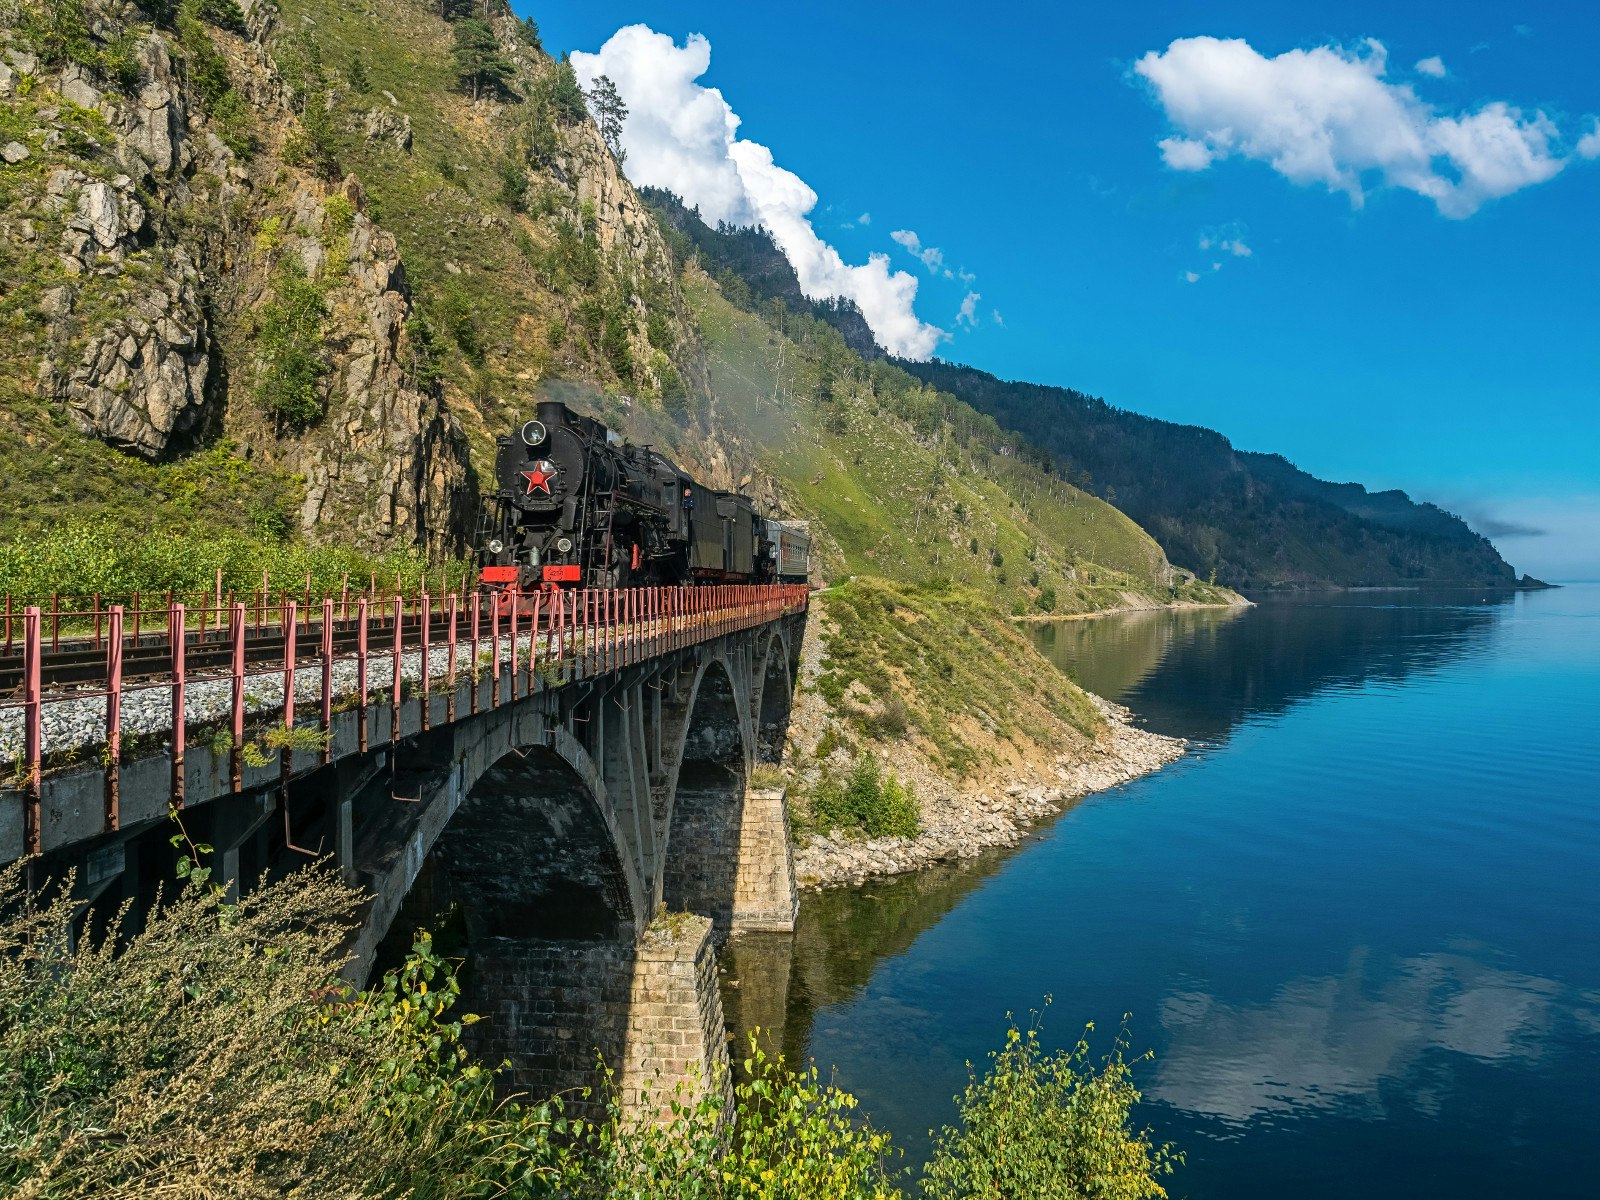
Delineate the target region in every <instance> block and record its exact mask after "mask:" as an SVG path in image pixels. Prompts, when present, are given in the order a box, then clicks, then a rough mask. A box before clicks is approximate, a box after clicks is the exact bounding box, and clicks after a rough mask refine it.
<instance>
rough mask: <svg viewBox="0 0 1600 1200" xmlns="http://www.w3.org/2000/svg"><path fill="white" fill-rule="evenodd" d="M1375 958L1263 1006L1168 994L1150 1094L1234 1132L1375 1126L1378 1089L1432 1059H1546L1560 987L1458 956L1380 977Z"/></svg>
mask: <svg viewBox="0 0 1600 1200" xmlns="http://www.w3.org/2000/svg"><path fill="white" fill-rule="evenodd" d="M1374 957H1375V956H1374V955H1373V954H1372V952H1371V951H1370V950H1369V949H1368V948H1367V947H1365V946H1362V947H1357V948H1356V949H1355V950H1353V951H1352V953H1351V956H1350V962H1349V965H1348V966H1347V967H1346V969H1345V970H1344V972H1343V973H1342V974H1340V975H1338V976H1325V977H1321V978H1305V979H1297V980H1293V981H1291V982H1289V983H1287V984H1285V985H1283V986H1282V987H1281V988H1280V989H1279V990H1278V992H1277V994H1276V995H1275V996H1274V997H1273V998H1272V1000H1271V1002H1270V1003H1267V1004H1262V1005H1250V1004H1224V1003H1220V1002H1218V1001H1216V1000H1214V999H1213V998H1212V997H1211V996H1210V995H1208V994H1206V993H1203V992H1177V993H1173V994H1172V995H1170V996H1168V997H1167V999H1166V1000H1165V1001H1164V1002H1163V1004H1162V1007H1161V1022H1162V1025H1163V1027H1164V1029H1165V1031H1166V1034H1167V1042H1168V1045H1167V1049H1166V1051H1165V1053H1164V1054H1162V1055H1161V1056H1160V1059H1159V1060H1158V1066H1157V1075H1156V1082H1155V1083H1154V1085H1153V1086H1152V1087H1151V1088H1150V1095H1151V1097H1152V1098H1154V1099H1158V1100H1163V1101H1165V1102H1166V1103H1168V1104H1171V1105H1173V1106H1175V1107H1177V1108H1182V1109H1186V1110H1188V1111H1189V1112H1193V1113H1199V1114H1204V1115H1208V1116H1214V1117H1220V1118H1222V1119H1223V1120H1225V1121H1228V1122H1232V1123H1240V1124H1242V1123H1243V1122H1246V1121H1248V1120H1250V1119H1251V1118H1252V1117H1256V1116H1259V1115H1261V1114H1268V1113H1288V1112H1303V1111H1304V1110H1307V1109H1321V1108H1340V1109H1342V1110H1343V1111H1345V1112H1346V1113H1351V1114H1356V1115H1361V1116H1365V1117H1368V1118H1371V1119H1378V1118H1382V1117H1385V1116H1387V1115H1388V1113H1387V1112H1386V1111H1385V1099H1384V1097H1385V1096H1386V1095H1387V1096H1393V1094H1394V1093H1393V1092H1388V1093H1385V1092H1382V1091H1380V1088H1379V1085H1380V1084H1381V1083H1383V1082H1385V1081H1389V1080H1399V1079H1404V1078H1406V1077H1407V1076H1409V1075H1410V1074H1412V1073H1413V1071H1414V1070H1415V1068H1416V1067H1417V1066H1418V1065H1419V1064H1420V1063H1421V1061H1422V1059H1423V1057H1424V1056H1425V1055H1426V1054H1427V1053H1428V1052H1430V1051H1435V1050H1444V1051H1452V1052H1454V1053H1456V1054H1460V1055H1466V1056H1468V1057H1471V1058H1475V1059H1478V1060H1481V1061H1486V1062H1499V1061H1507V1060H1518V1061H1521V1062H1523V1063H1530V1062H1534V1061H1536V1060H1537V1059H1539V1058H1540V1057H1542V1056H1543V1054H1544V1053H1545V1040H1544V1039H1545V1035H1546V1034H1547V1033H1548V1031H1549V1026H1550V1023H1551V1020H1552V1015H1553V1013H1554V1012H1556V1011H1557V1009H1556V1007H1555V1003H1554V1002H1555V1001H1556V1000H1557V998H1558V997H1559V996H1560V993H1561V991H1562V989H1561V987H1560V985H1558V984H1556V983H1554V982H1553V981H1551V980H1549V979H1542V978H1539V977H1537V976H1533V975H1527V974H1524V973H1522V972H1519V971H1509V970H1504V969H1502V968H1499V967H1494V966H1490V965H1487V964H1485V963H1483V962H1481V961H1479V960H1478V959H1477V958H1475V957H1473V956H1471V955H1467V954H1462V953H1437V954H1424V955H1419V956H1416V957H1413V958H1408V959H1404V960H1401V961H1399V962H1398V963H1396V964H1394V965H1393V966H1392V967H1391V968H1389V969H1387V970H1383V971H1380V970H1378V969H1377V968H1376V967H1375V966H1374V963H1373V959H1374ZM1401 1094H1402V1095H1403V1094H1404V1093H1401Z"/></svg>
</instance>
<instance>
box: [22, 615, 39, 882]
mask: <svg viewBox="0 0 1600 1200" xmlns="http://www.w3.org/2000/svg"><path fill="white" fill-rule="evenodd" d="M42 625H43V615H42V614H41V613H40V612H39V606H38V605H36V604H30V605H28V607H27V608H25V609H24V610H23V615H22V703H23V714H22V720H23V737H22V753H23V757H24V758H25V759H26V760H27V761H26V764H25V767H24V769H25V770H26V771H27V772H28V778H27V780H26V781H25V782H24V784H23V816H22V825H23V841H24V843H25V845H26V848H27V851H28V853H29V854H38V853H39V828H40V820H39V817H40V812H39V784H40V775H41V773H42V772H43V770H44V762H43V760H44V696H43V692H44V688H43V684H42V678H43V676H42V672H41V670H40V659H41V658H42V656H43V649H44V648H43V645H42V642H43V640H44V633H43V628H42Z"/></svg>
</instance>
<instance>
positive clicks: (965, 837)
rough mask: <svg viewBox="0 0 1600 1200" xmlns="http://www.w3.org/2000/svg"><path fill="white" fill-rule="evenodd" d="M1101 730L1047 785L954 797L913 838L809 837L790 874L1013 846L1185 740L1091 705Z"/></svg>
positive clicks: (862, 872) (915, 862)
mask: <svg viewBox="0 0 1600 1200" xmlns="http://www.w3.org/2000/svg"><path fill="white" fill-rule="evenodd" d="M1099 707H1100V709H1101V712H1102V714H1103V715H1104V716H1105V718H1106V728H1105V732H1104V733H1103V734H1102V735H1101V737H1100V738H1098V739H1097V740H1096V741H1095V742H1094V743H1093V744H1092V745H1090V746H1088V747H1085V748H1084V750H1082V751H1081V752H1078V753H1076V754H1073V755H1063V756H1061V757H1060V758H1058V759H1057V760H1056V764H1055V770H1054V774H1055V782H1054V785H1053V786H1046V785H1044V784H1040V783H1027V782H1023V781H1020V780H1018V781H1013V782H1011V783H1008V784H1006V785H1005V786H1004V787H1001V788H996V789H995V790H996V791H998V792H999V793H1000V795H999V797H998V798H996V797H995V796H992V795H990V794H989V792H986V791H977V792H973V793H971V794H962V795H957V796H955V797H953V798H952V799H949V800H946V801H944V802H941V803H937V804H929V805H926V806H925V807H924V810H923V815H922V816H923V819H922V823H923V831H922V832H921V833H920V834H919V835H918V836H916V837H914V838H871V839H863V838H858V837H851V836H849V835H847V834H844V833H841V832H838V831H835V832H832V833H827V834H822V835H819V836H816V837H813V838H811V839H810V840H809V841H808V842H807V843H806V844H805V845H803V846H800V847H797V848H796V850H795V852H794V866H795V876H796V878H797V879H798V880H799V881H800V886H801V887H802V888H803V889H807V890H815V889H820V888H828V887H842V886H848V885H851V884H859V883H864V882H866V881H867V880H869V879H876V878H881V877H884V876H888V875H901V874H905V873H906V872H909V871H916V870H921V869H922V868H924V867H929V866H933V865H934V864H936V863H941V862H957V861H961V860H963V859H971V858H976V857H977V856H978V855H980V854H982V853H983V852H984V851H985V850H989V849H994V848H1002V847H1008V846H1015V845H1016V844H1017V843H1018V842H1020V841H1022V839H1023V838H1024V837H1026V836H1027V834H1028V832H1029V831H1030V830H1031V829H1033V828H1034V827H1036V826H1037V825H1039V824H1040V823H1041V822H1043V821H1045V820H1047V819H1049V818H1050V817H1052V816H1054V815H1056V814H1057V813H1059V812H1061V811H1062V810H1063V809H1065V808H1066V807H1067V806H1068V805H1070V804H1071V803H1072V802H1073V801H1075V800H1078V799H1079V798H1081V797H1083V796H1086V795H1088V794H1090V793H1091V792H1099V791H1104V790H1105V789H1107V788H1111V787H1115V786H1117V785H1118V784H1121V783H1127V782H1128V781H1129V780H1132V779H1137V778H1138V777H1139V776H1141V775H1146V774H1148V773H1150V772H1151V771H1155V770H1159V769H1160V768H1161V767H1163V766H1165V765H1166V764H1167V763H1170V762H1172V761H1173V760H1175V759H1177V758H1179V757H1181V756H1182V755H1183V752H1184V748H1185V745H1186V743H1185V742H1184V741H1183V740H1182V739H1181V738H1170V737H1163V736H1162V735H1160V734H1156V733H1151V732H1149V731H1148V730H1144V729H1139V728H1136V727H1135V726H1134V725H1132V724H1131V723H1130V721H1131V717H1130V714H1129V713H1128V711H1127V710H1126V709H1122V708H1118V707H1117V706H1115V705H1111V704H1108V703H1106V702H1105V701H1099Z"/></svg>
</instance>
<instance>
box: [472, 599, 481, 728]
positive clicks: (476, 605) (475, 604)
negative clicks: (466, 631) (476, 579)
mask: <svg viewBox="0 0 1600 1200" xmlns="http://www.w3.org/2000/svg"><path fill="white" fill-rule="evenodd" d="M482 615H483V593H482V592H473V593H472V672H471V674H472V711H473V712H474V713H476V712H477V711H478V623H479V618H480V617H481V616H482Z"/></svg>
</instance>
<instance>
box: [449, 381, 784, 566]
mask: <svg viewBox="0 0 1600 1200" xmlns="http://www.w3.org/2000/svg"><path fill="white" fill-rule="evenodd" d="M537 413H538V415H537V417H536V418H535V419H534V420H531V421H528V422H526V423H525V424H524V425H523V426H522V427H521V429H520V430H518V433H517V435H516V436H515V437H502V438H500V439H498V442H497V449H496V455H495V491H494V493H493V495H491V496H486V497H485V509H484V519H483V523H482V526H481V528H480V531H479V537H478V563H479V568H480V570H479V576H480V578H481V579H482V580H483V582H484V584H485V585H487V586H489V587H490V588H492V589H495V590H498V591H502V592H509V591H516V592H522V593H527V592H532V591H536V590H539V589H541V588H561V587H602V588H604V587H637V586H645V585H663V584H665V585H681V584H697V583H770V582H777V581H784V582H803V581H804V580H805V578H806V573H807V570H808V567H809V556H810V536H809V533H808V532H807V530H806V527H805V526H804V525H803V524H802V523H800V522H793V521H776V520H773V519H770V518H768V517H765V516H764V515H762V514H761V513H759V512H757V511H756V507H755V504H754V503H753V502H752V501H751V499H750V498H749V497H748V496H743V495H740V494H739V493H737V492H724V491H716V490H714V489H712V488H708V487H706V486H704V485H703V484H701V483H700V482H699V481H697V480H696V479H694V478H693V477H692V476H690V475H689V474H687V473H686V472H684V471H683V470H681V469H679V467H678V466H677V465H676V464H674V463H673V462H672V460H671V459H669V458H668V457H667V456H666V455H664V454H662V453H661V452H660V451H658V450H655V449H654V448H652V447H650V446H634V445H632V444H630V443H626V442H623V441H622V439H621V438H619V437H618V436H617V434H616V433H615V432H613V431H612V430H611V429H609V428H607V427H606V426H605V425H604V424H603V423H602V422H600V421H597V420H595V419H594V418H593V417H586V416H584V415H582V414H581V413H577V412H574V411H573V410H572V409H570V408H568V407H567V405H566V404H564V403H562V402H561V401H558V400H550V401H545V402H543V403H541V404H540V405H539V406H538V410H537Z"/></svg>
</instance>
